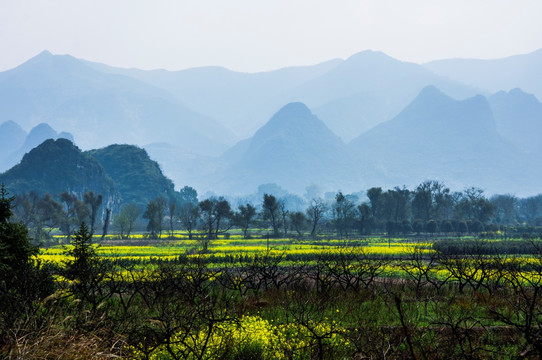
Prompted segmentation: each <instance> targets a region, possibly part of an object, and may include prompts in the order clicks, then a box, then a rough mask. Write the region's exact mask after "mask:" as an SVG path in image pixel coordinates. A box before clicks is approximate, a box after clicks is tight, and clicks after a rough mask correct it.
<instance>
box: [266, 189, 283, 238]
mask: <svg viewBox="0 0 542 360" xmlns="http://www.w3.org/2000/svg"><path fill="white" fill-rule="evenodd" d="M262 212H263V219H264V220H268V221H269V225H271V227H272V228H273V237H279V228H280V209H279V202H278V201H277V198H276V197H275V196H273V195H269V194H263V204H262Z"/></svg>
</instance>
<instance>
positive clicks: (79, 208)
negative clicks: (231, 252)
mask: <svg viewBox="0 0 542 360" xmlns="http://www.w3.org/2000/svg"><path fill="white" fill-rule="evenodd" d="M269 190H276V189H274V188H271V189H269ZM277 192H279V193H280V191H277ZM102 202H103V198H102V196H101V195H100V194H95V193H94V192H93V191H88V192H86V193H83V194H81V195H79V196H78V195H77V194H74V193H70V192H68V191H64V192H62V193H60V194H57V195H56V196H52V195H51V194H45V195H43V196H40V195H38V194H37V193H35V192H30V193H27V194H20V195H18V196H16V198H15V201H14V214H15V216H17V218H18V219H19V220H21V221H22V222H23V223H24V224H25V226H27V227H28V228H29V229H30V231H31V235H32V237H33V238H34V239H36V240H37V241H39V242H46V241H47V240H48V239H50V238H51V231H52V230H53V229H59V230H60V231H61V232H62V233H63V234H64V235H66V236H67V238H68V239H69V238H70V236H71V235H72V233H73V230H74V228H75V227H76V226H77V225H78V224H80V223H81V222H83V221H84V222H86V223H87V224H89V227H90V230H91V232H92V233H94V232H95V231H98V230H101V234H102V237H103V236H105V235H106V234H107V232H108V231H109V230H110V228H109V226H110V225H111V228H112V229H113V230H114V231H115V232H116V233H117V234H118V235H119V236H120V237H121V238H129V237H130V236H131V234H133V232H134V231H135V230H137V231H138V232H141V231H147V233H148V237H149V238H161V237H163V235H164V234H167V235H168V236H169V237H173V236H174V233H175V231H177V230H184V231H185V232H186V233H187V234H188V238H189V239H193V238H195V237H196V238H198V239H206V240H212V239H215V238H217V237H218V236H219V235H224V234H228V231H229V230H231V229H232V228H235V229H237V231H239V232H240V233H242V235H243V236H244V237H245V238H247V237H250V236H269V237H279V236H285V237H286V236H292V237H302V236H305V237H307V236H308V237H313V238H314V237H316V236H317V235H327V236H338V237H349V236H359V235H371V234H387V235H389V236H393V235H408V234H420V233H445V234H467V233H481V232H484V231H486V232H488V231H489V232H494V231H498V230H502V229H504V228H509V229H515V230H516V232H522V231H523V232H529V233H532V232H533V231H534V232H536V231H537V227H539V226H541V225H542V195H538V196H533V197H528V198H524V199H520V198H517V197H515V196H513V195H509V194H505V195H494V196H492V197H489V198H488V197H487V196H486V195H485V194H484V191H483V190H482V189H479V188H474V187H471V188H467V189H465V190H463V191H459V192H457V191H456V192H453V191H451V190H450V189H449V188H448V187H446V186H445V185H444V184H443V183H441V182H438V181H425V182H423V183H421V184H419V185H418V186H417V187H416V188H415V189H413V190H410V189H407V188H406V187H404V186H403V187H395V188H393V189H388V190H383V189H382V188H380V187H372V188H370V189H368V190H367V191H366V192H365V193H364V194H363V195H361V194H359V193H358V194H343V193H342V192H341V191H339V192H337V193H334V194H330V193H327V194H325V196H322V195H321V194H317V193H314V192H313V193H310V192H309V191H308V193H307V194H306V195H305V199H301V198H300V197H296V196H295V195H291V194H287V193H286V194H285V193H284V192H283V193H281V194H280V195H275V194H272V193H271V192H269V193H268V192H263V194H261V197H260V198H254V197H253V198H252V199H246V198H245V199H243V198H226V197H222V196H211V197H209V198H207V199H203V200H198V194H197V191H196V190H195V189H193V188H191V187H189V186H185V187H183V188H182V189H181V190H180V191H179V192H176V195H175V196H173V197H172V196H169V197H167V196H159V197H156V198H154V199H150V200H149V201H147V203H146V205H144V206H142V205H137V204H135V203H128V204H123V205H121V206H119V205H115V204H103V203H102ZM234 204H235V205H234ZM529 226H530V227H534V228H529ZM255 229H257V230H255ZM226 236H227V235H226ZM206 244H207V243H206V242H204V243H203V246H204V247H206V246H207V245H206Z"/></svg>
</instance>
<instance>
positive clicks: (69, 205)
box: [60, 191, 77, 239]
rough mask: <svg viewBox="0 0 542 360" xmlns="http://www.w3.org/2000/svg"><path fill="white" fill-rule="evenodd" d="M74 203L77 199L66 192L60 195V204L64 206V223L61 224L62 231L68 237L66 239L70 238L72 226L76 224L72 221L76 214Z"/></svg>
mask: <svg viewBox="0 0 542 360" xmlns="http://www.w3.org/2000/svg"><path fill="white" fill-rule="evenodd" d="M76 201H77V197H76V196H75V195H73V194H71V193H69V192H67V191H63V192H62V193H61V194H60V202H61V203H62V205H63V206H64V221H63V222H62V231H63V232H64V234H65V235H66V236H67V237H68V239H69V238H70V237H71V234H72V227H73V226H74V224H75V222H76V220H75V221H74V218H75V216H76V213H75V202H76Z"/></svg>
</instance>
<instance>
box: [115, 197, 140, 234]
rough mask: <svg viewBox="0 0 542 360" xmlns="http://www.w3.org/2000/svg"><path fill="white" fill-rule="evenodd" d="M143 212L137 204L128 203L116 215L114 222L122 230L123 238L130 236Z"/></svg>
mask: <svg viewBox="0 0 542 360" xmlns="http://www.w3.org/2000/svg"><path fill="white" fill-rule="evenodd" d="M140 213H141V209H140V208H139V206H137V205H136V204H126V205H124V206H123V207H122V208H121V209H120V212H119V213H118V214H117V215H116V216H115V219H114V221H113V222H114V223H115V225H117V226H118V228H119V230H120V236H121V237H122V238H123V239H127V238H129V237H130V234H131V232H132V230H133V228H134V224H135V222H136V220H137V218H138V217H139V214H140Z"/></svg>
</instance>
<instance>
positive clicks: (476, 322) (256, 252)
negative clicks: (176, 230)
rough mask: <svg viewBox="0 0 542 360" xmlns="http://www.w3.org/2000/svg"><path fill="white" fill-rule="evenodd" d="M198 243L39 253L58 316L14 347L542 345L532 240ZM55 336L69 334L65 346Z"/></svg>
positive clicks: (200, 350) (445, 352) (520, 351)
mask: <svg viewBox="0 0 542 360" xmlns="http://www.w3.org/2000/svg"><path fill="white" fill-rule="evenodd" d="M202 241H203V240H187V239H173V240H168V239H165V238H162V239H160V240H148V239H137V238H136V239H133V240H114V239H106V240H105V241H104V242H102V243H100V245H99V246H97V247H96V246H93V247H91V250H90V252H91V253H92V254H93V262H92V263H89V264H87V265H86V266H90V267H88V268H86V269H85V271H84V272H83V275H82V274H79V275H77V274H74V273H73V271H72V272H70V271H67V269H71V270H73V269H74V267H73V264H74V263H76V262H77V259H76V258H74V257H73V256H69V255H67V254H66V253H67V252H69V253H72V255H73V253H74V251H73V247H70V246H54V247H50V248H47V249H41V251H40V254H39V255H38V257H37V261H38V262H41V263H48V264H52V266H53V267H54V268H56V269H57V270H56V271H55V273H56V275H55V278H56V283H57V286H58V289H57V290H56V293H55V294H56V295H54V296H53V297H51V298H49V299H48V303H47V305H48V306H49V307H50V308H49V310H48V311H51V309H56V310H55V311H56V313H55V316H58V317H59V318H58V319H56V321H53V320H49V321H51V322H50V325H49V326H48V327H47V328H46V331H44V332H42V333H40V335H39V336H40V339H41V342H40V347H39V348H32V346H31V345H30V344H29V343H24V344H21V346H22V348H25V347H26V348H25V349H26V351H27V352H28V353H29V354H30V353H32V354H38V355H40V356H43V357H60V358H61V357H63V356H65V355H66V354H67V353H65V352H63V351H68V349H69V346H74V347H76V346H80V344H81V343H86V342H88V341H90V340H92V341H91V343H86V346H84V347H82V348H81V349H80V350H79V351H80V353H81V357H82V358H89V357H93V356H95V355H96V353H97V352H99V353H101V354H104V355H105V354H109V355H111V356H122V357H127V358H151V359H216V358H225V359H228V358H229V359H313V358H314V359H345V358H355V359H363V358H374V359H380V358H392V359H393V358H419V359H424V358H425V359H436V358H443V357H447V358H469V359H472V358H480V359H485V358H498V359H500V358H514V357H518V358H522V357H524V358H525V357H526V358H529V357H531V356H539V355H540V354H541V353H542V352H541V351H540V350H541V347H542V340H540V339H541V336H540V334H542V313H541V311H540V310H541V309H542V300H541V298H540V296H541V295H542V253H540V252H538V249H539V244H538V243H537V242H521V241H508V242H503V241H502V240H483V241H482V240H476V239H466V240H465V239H464V240H461V241H460V240H458V239H447V240H439V241H437V242H434V241H429V240H427V238H423V240H422V239H416V238H407V239H401V238H377V237H374V238H364V239H358V240H357V239H349V240H343V239H318V240H298V239H265V238H263V239H262V238H258V239H242V238H240V237H236V236H231V237H229V238H221V239H216V240H211V241H210V242H209V243H208V248H207V251H205V252H202V251H201V249H202V243H201V242H202ZM495 249H499V251H498V252H497V251H495ZM518 249H519V250H518ZM76 257H77V256H76ZM61 318H63V319H69V321H64V320H63V321H59V319H61ZM49 319H52V318H49ZM59 322H60V323H59ZM82 329H83V330H82ZM84 329H86V330H84ZM59 333H60V334H62V336H64V337H65V336H66V333H71V334H72V336H73V338H71V340H68V341H67V342H68V344H69V346H68V347H58V343H57V342H58V339H59V336H60V335H59ZM38 357H39V356H38Z"/></svg>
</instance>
